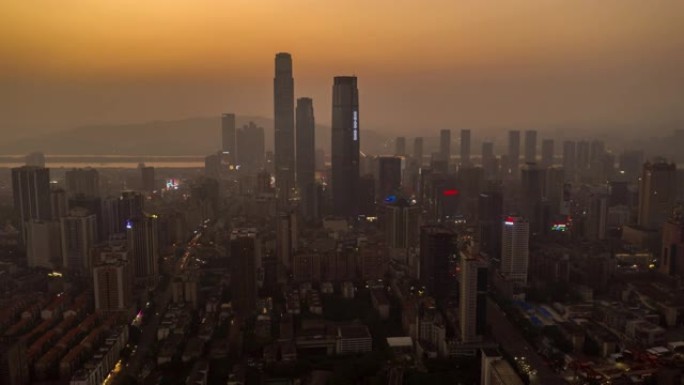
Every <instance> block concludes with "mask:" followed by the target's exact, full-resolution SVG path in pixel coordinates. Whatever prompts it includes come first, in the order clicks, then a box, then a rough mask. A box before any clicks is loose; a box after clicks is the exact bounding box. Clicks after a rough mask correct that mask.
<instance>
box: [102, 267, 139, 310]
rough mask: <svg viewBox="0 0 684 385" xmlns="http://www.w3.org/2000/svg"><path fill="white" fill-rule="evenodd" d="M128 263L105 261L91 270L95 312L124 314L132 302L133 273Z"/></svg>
mask: <svg viewBox="0 0 684 385" xmlns="http://www.w3.org/2000/svg"><path fill="white" fill-rule="evenodd" d="M131 270H132V269H131V265H130V263H129V262H128V261H125V260H121V259H107V260H105V261H104V262H102V263H100V264H99V265H97V266H95V267H94V268H93V288H94V291H95V310H98V311H103V312H125V311H128V310H129V309H130V307H131V305H132V300H133V272H132V271H131Z"/></svg>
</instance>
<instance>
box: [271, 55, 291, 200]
mask: <svg viewBox="0 0 684 385" xmlns="http://www.w3.org/2000/svg"><path fill="white" fill-rule="evenodd" d="M294 104H295V100H294V78H293V77H292V56H291V55H290V54H289V53H286V52H280V53H278V54H276V57H275V77H274V79H273V105H274V117H273V125H274V131H275V179H276V189H277V190H278V194H279V197H280V198H281V202H286V201H287V197H289V190H290V189H292V188H294V187H295V111H294V108H295V106H294ZM283 199H284V200H283Z"/></svg>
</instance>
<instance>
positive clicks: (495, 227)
mask: <svg viewBox="0 0 684 385" xmlns="http://www.w3.org/2000/svg"><path fill="white" fill-rule="evenodd" d="M502 216H503V195H502V194H501V192H500V191H497V190H496V189H490V191H487V192H484V193H482V194H480V196H479V199H478V215H477V236H478V243H479V245H480V251H482V252H483V253H486V254H487V255H489V256H492V257H493V256H497V255H500V254H501V218H502Z"/></svg>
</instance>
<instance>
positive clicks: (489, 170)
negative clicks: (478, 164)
mask: <svg viewBox="0 0 684 385" xmlns="http://www.w3.org/2000/svg"><path fill="white" fill-rule="evenodd" d="M496 168H497V167H496V156H494V143H492V142H482V169H483V170H484V175H485V179H493V178H494V177H495V176H496V173H497V172H496V171H497V170H496Z"/></svg>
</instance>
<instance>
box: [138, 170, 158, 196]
mask: <svg viewBox="0 0 684 385" xmlns="http://www.w3.org/2000/svg"><path fill="white" fill-rule="evenodd" d="M140 189H141V190H142V191H145V192H148V193H149V192H152V191H154V190H156V181H155V179H154V167H152V166H145V165H144V164H143V165H141V166H140Z"/></svg>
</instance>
